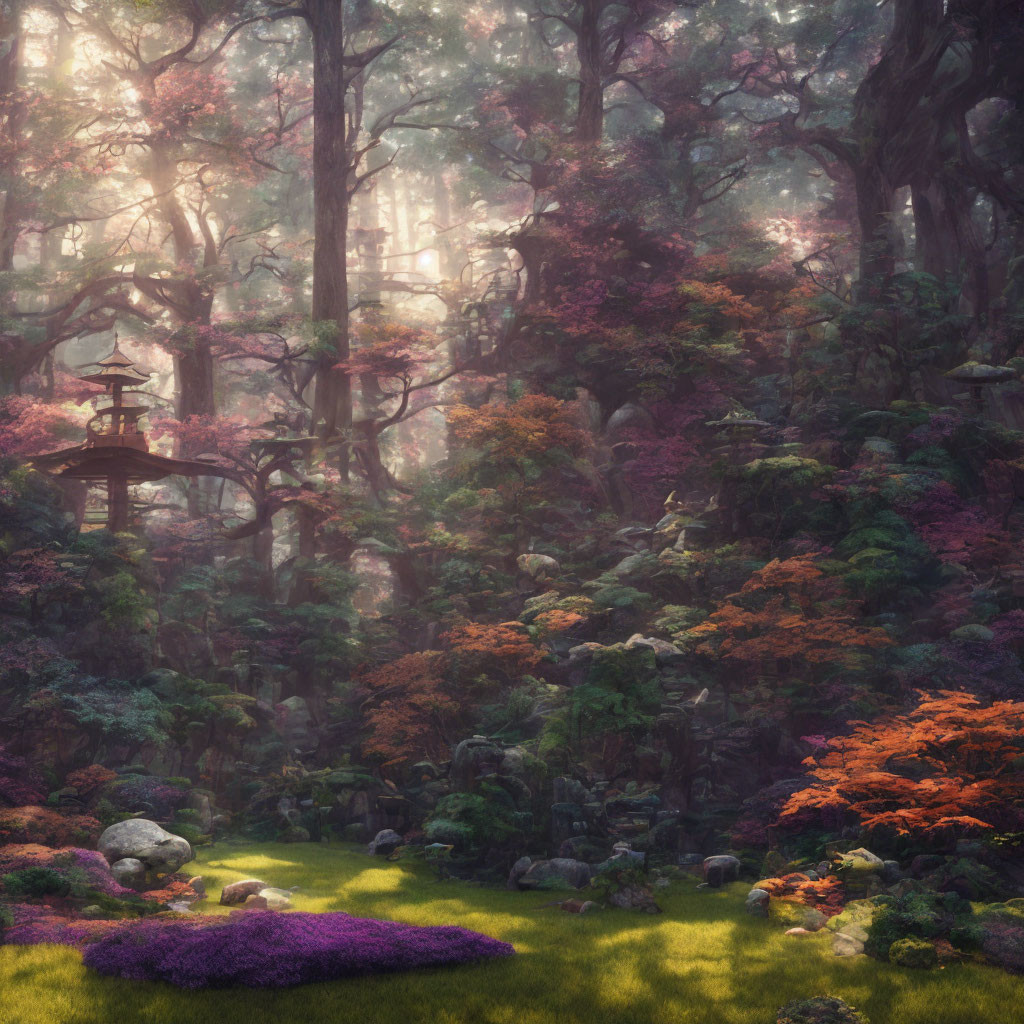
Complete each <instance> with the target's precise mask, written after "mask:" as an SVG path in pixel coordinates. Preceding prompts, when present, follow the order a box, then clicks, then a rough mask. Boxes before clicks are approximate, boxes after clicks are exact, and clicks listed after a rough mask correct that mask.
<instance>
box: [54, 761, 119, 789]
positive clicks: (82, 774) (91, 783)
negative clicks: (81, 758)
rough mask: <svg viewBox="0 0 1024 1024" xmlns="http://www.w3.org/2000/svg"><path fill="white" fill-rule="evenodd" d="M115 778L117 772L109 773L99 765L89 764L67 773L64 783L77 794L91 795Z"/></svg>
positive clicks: (107, 769)
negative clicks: (76, 791)
mask: <svg viewBox="0 0 1024 1024" xmlns="http://www.w3.org/2000/svg"><path fill="white" fill-rule="evenodd" d="M116 778H117V772H115V771H111V770H110V769H109V768H105V767H104V766H103V765H101V764H90V765H88V766H87V767H85V768H76V769H75V770H74V771H73V772H69V773H68V777H67V779H66V782H67V784H68V785H69V786H72V787H74V788H75V789H76V790H78V792H79V793H91V792H92V791H93V790H95V789H98V788H99V787H100V786H103V785H105V784H106V783H108V782H112V781H113V780H114V779H116Z"/></svg>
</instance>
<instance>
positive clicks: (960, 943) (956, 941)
mask: <svg viewBox="0 0 1024 1024" xmlns="http://www.w3.org/2000/svg"><path fill="white" fill-rule="evenodd" d="M984 940H985V929H984V928H982V927H981V925H978V924H959V925H957V926H956V927H955V928H951V929H950V932H949V941H950V942H951V943H952V944H953V946H954V947H955V948H956V949H961V950H964V951H966V952H970V951H971V950H975V949H981V944H982V942H983V941H984Z"/></svg>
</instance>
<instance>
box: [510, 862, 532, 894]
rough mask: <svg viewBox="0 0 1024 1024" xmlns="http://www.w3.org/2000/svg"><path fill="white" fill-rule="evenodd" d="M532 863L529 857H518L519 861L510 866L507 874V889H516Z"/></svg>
mask: <svg viewBox="0 0 1024 1024" xmlns="http://www.w3.org/2000/svg"><path fill="white" fill-rule="evenodd" d="M532 863H533V859H532V858H530V857H520V858H519V860H517V861H516V862H515V864H513V865H512V870H511V871H510V872H509V873H508V888H509V889H518V888H519V879H520V878H522V877H523V875H525V874H526V872H527V871H529V870H530V865H531V864H532Z"/></svg>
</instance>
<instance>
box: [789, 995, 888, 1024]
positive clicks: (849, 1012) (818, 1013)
mask: <svg viewBox="0 0 1024 1024" xmlns="http://www.w3.org/2000/svg"><path fill="white" fill-rule="evenodd" d="M775 1022H776V1024H869V1021H868V1019H867V1017H865V1016H864V1014H862V1013H859V1012H858V1011H857V1010H855V1009H854V1008H853V1007H852V1006H850V1005H849V1004H848V1003H844V1002H843V1000H842V999H836V998H835V997H834V996H815V997H814V998H813V999H795V1000H794V1001H793V1002H791V1003H786V1005H785V1006H783V1007H782V1009H781V1010H779V1015H778V1016H777V1017H776V1018H775Z"/></svg>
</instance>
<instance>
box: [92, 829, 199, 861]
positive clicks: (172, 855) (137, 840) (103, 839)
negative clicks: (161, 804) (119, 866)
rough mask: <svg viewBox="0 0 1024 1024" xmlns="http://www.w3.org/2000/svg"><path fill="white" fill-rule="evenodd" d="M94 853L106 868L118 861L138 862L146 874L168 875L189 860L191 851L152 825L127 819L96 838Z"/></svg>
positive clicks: (174, 836)
mask: <svg viewBox="0 0 1024 1024" xmlns="http://www.w3.org/2000/svg"><path fill="white" fill-rule="evenodd" d="M98 849H99V851H100V853H102V854H103V856H104V857H106V858H107V863H108V864H114V863H116V862H117V861H119V860H125V859H126V858H128V859H134V860H138V861H141V862H142V863H143V864H144V865H145V867H146V870H147V871H152V872H155V873H156V874H161V875H169V874H171V873H173V872H175V871H177V870H178V868H180V867H181V866H182V865H183V864H187V863H188V862H189V861H190V860H191V859H192V847H191V846H189V844H188V841H187V840H185V839H182V838H181V836H176V835H172V834H171V833H170V832H167V831H166V830H165V829H163V828H161V827H160V826H159V825H158V824H157V823H156V822H155V821H149V820H147V819H146V818H129V819H128V821H119V822H117V824H116V825H111V826H110V828H108V829H106V830H105V831H104V832H103V834H102V835H101V836H100V841H99V844H98Z"/></svg>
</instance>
